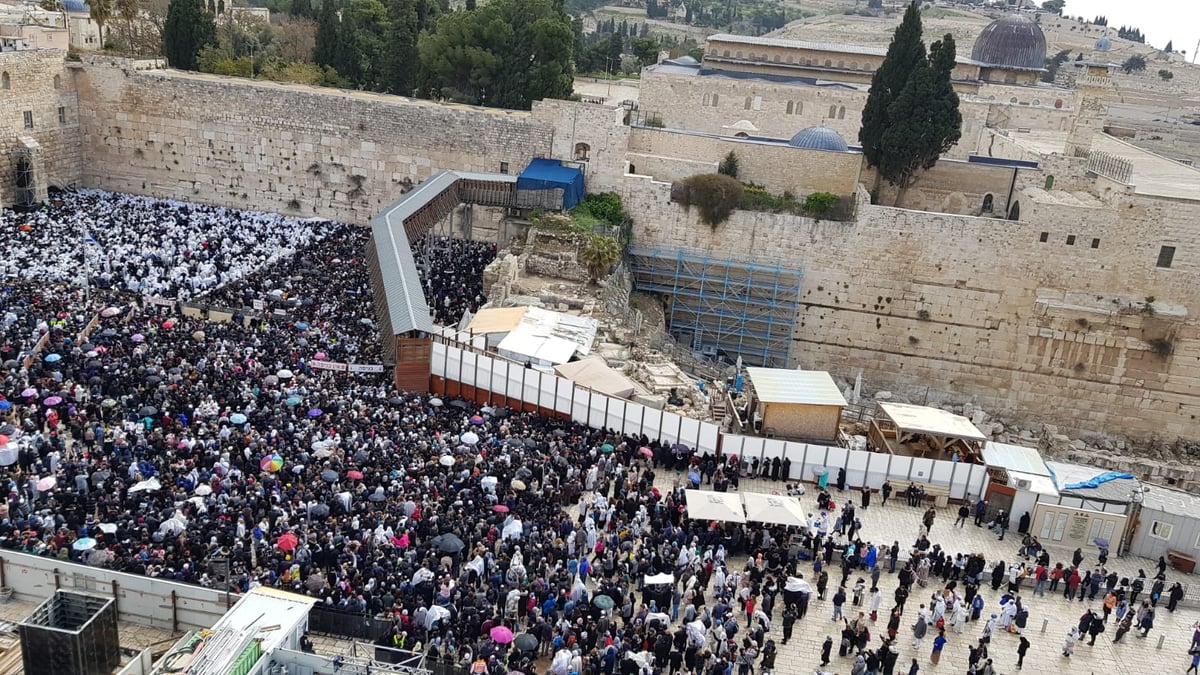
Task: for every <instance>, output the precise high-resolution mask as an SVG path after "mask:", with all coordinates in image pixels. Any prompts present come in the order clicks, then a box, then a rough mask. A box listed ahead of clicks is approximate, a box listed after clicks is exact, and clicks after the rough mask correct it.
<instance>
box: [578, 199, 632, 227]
mask: <svg viewBox="0 0 1200 675" xmlns="http://www.w3.org/2000/svg"><path fill="white" fill-rule="evenodd" d="M571 215H572V216H573V217H577V218H582V217H586V216H591V217H593V218H595V219H596V220H601V221H604V222H606V223H608V224H609V225H623V224H624V223H625V221H626V220H629V214H627V213H625V205H624V204H622V203H621V195H619V194H617V193H615V192H595V193H592V194H590V195H588V196H587V197H584V198H583V201H581V202H579V204H577V205H576V206H575V208H573V209H571Z"/></svg>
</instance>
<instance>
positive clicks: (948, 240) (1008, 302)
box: [626, 179, 1200, 438]
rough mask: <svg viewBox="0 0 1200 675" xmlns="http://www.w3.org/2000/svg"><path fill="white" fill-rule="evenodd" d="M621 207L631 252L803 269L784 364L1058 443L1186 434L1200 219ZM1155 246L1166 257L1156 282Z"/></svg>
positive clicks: (1192, 401)
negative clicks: (1047, 427)
mask: <svg viewBox="0 0 1200 675" xmlns="http://www.w3.org/2000/svg"><path fill="white" fill-rule="evenodd" d="M1047 194H1048V193H1047ZM626 197H627V200H628V202H629V205H630V210H631V213H633V214H635V231H634V240H635V243H636V244H637V245H639V246H645V247H654V248H659V249H670V248H672V247H686V248H691V249H700V250H713V251H721V252H722V253H723V254H728V255H733V256H735V257H743V256H745V257H747V258H749V257H754V258H757V259H781V260H788V261H790V262H791V264H798V265H799V266H801V267H802V268H803V269H804V280H803V291H802V296H803V304H802V308H801V310H800V312H799V315H798V317H797V320H796V326H795V342H794V345H793V351H792V361H793V362H794V363H795V364H796V365H799V366H802V367H805V368H820V369H828V370H830V371H832V372H833V373H834V374H835V375H837V376H839V377H841V378H843V379H844V380H847V381H848V380H852V379H853V377H854V375H855V374H856V373H857V372H858V371H859V369H862V370H863V371H864V381H865V382H866V384H867V387H868V389H869V390H877V389H888V390H892V391H897V392H902V393H904V394H906V395H908V396H909V397H911V398H913V399H915V400H916V401H917V402H921V401H923V400H928V401H930V402H937V401H939V400H953V401H958V402H962V401H963V400H964V399H967V398H970V399H973V400H974V401H975V403H976V404H978V405H979V406H981V407H983V408H984V409H986V410H988V411H989V412H991V413H993V414H997V415H1001V416H1008V417H1010V418H1012V419H1019V420H1022V421H1029V422H1033V421H1043V422H1049V423H1054V424H1058V425H1060V426H1061V427H1063V428H1064V429H1068V430H1071V431H1072V432H1079V433H1083V432H1105V433H1112V434H1120V435H1123V436H1132V437H1138V436H1149V435H1151V434H1160V435H1162V436H1166V437H1168V438H1171V437H1175V436H1178V435H1184V436H1188V437H1194V436H1195V434H1196V429H1197V422H1196V416H1197V415H1200V359H1198V357H1200V324H1198V322H1197V321H1196V318H1195V317H1196V315H1197V312H1200V297H1198V296H1197V295H1196V293H1195V291H1194V289H1195V288H1196V287H1197V284H1198V283H1200V256H1198V255H1197V253H1196V251H1197V250H1200V205H1183V204H1174V205H1171V206H1170V207H1168V206H1167V205H1165V204H1163V203H1162V202H1161V200H1140V199H1132V198H1130V199H1129V200H1128V201H1122V202H1121V203H1118V204H1113V205H1100V204H1093V205H1090V206H1089V205H1084V206H1082V207H1081V206H1080V205H1065V204H1059V203H1055V199H1054V198H1053V197H1045V196H1044V195H1033V194H1032V193H1031V194H1029V195H1027V196H1025V195H1023V197H1024V198H1025V199H1026V202H1027V205H1023V207H1022V220H1021V221H1001V220H996V219H990V218H975V217H970V216H961V215H943V214H934V213H923V212H918V211H909V210H903V209H896V208H890V207H879V206H871V205H869V204H867V203H866V201H865V199H864V198H863V193H862V192H861V191H860V207H859V219H858V221H857V222H853V223H842V222H832V221H815V220H811V219H806V218H798V217H793V216H787V215H777V214H766V213H748V212H737V213H735V214H734V216H733V217H732V218H731V219H730V220H729V221H728V222H726V223H725V224H723V225H721V226H720V227H718V228H716V230H715V231H714V230H713V229H712V228H710V227H707V226H705V225H702V224H700V223H699V222H698V221H697V217H696V214H695V213H694V212H692V213H689V212H687V211H685V210H684V209H682V208H680V207H679V206H678V205H676V204H672V203H671V202H670V191H669V186H667V185H666V184H662V183H656V182H653V181H649V180H645V179H630V180H629V185H628V187H627V189H626ZM1039 198H1040V201H1039ZM1122 199H1125V198H1122ZM651 214H653V215H651ZM1081 214H1082V216H1081ZM1068 230H1069V231H1068ZM1043 232H1046V233H1047V235H1046V237H1045V241H1043V240H1042V239H1043V236H1042V233H1043ZM1069 234H1070V235H1074V237H1075V239H1074V241H1075V243H1074V244H1073V245H1068V244H1067V243H1066V242H1067V239H1066V237H1067V235H1069ZM1093 239H1098V240H1099V244H1098V246H1097V247H1096V248H1092V246H1091V242H1092V240H1093ZM1167 243H1172V244H1174V245H1176V246H1177V250H1178V251H1179V252H1178V253H1177V254H1176V256H1175V262H1174V264H1173V266H1172V268H1170V269H1162V268H1158V267H1156V261H1157V258H1158V255H1159V251H1160V247H1161V246H1162V245H1164V244H1167ZM1147 300H1152V302H1150V303H1147Z"/></svg>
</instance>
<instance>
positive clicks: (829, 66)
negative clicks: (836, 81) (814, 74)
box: [825, 59, 833, 68]
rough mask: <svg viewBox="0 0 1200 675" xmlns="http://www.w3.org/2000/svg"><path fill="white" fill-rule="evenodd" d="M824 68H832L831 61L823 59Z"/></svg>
mask: <svg viewBox="0 0 1200 675" xmlns="http://www.w3.org/2000/svg"><path fill="white" fill-rule="evenodd" d="M825 67H826V68H832V67H833V59H825Z"/></svg>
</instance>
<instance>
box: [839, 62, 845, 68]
mask: <svg viewBox="0 0 1200 675" xmlns="http://www.w3.org/2000/svg"><path fill="white" fill-rule="evenodd" d="M845 67H846V62H845V61H838V68H845Z"/></svg>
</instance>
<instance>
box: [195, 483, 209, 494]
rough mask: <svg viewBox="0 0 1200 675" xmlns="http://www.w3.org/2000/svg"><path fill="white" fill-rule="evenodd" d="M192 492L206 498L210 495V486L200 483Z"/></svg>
mask: <svg viewBox="0 0 1200 675" xmlns="http://www.w3.org/2000/svg"><path fill="white" fill-rule="evenodd" d="M193 492H195V494H197V495H200V496H201V497H206V496H208V495H211V494H212V486H211V485H209V484H207V483H201V484H199V485H197V486H196V489H195V490H193Z"/></svg>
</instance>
